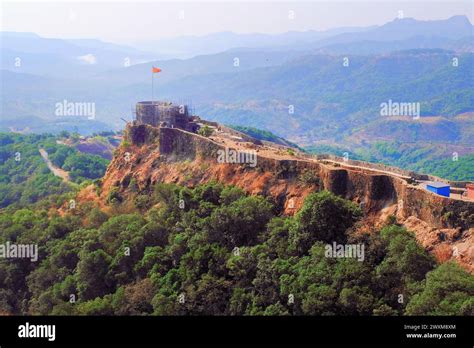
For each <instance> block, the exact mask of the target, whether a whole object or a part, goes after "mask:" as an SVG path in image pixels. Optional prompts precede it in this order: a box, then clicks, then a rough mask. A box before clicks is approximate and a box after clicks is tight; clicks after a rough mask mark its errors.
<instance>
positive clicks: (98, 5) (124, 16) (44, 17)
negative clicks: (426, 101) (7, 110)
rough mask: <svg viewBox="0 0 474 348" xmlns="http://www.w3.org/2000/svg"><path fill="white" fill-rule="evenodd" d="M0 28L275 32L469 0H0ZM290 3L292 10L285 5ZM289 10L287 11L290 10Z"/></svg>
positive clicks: (144, 34)
mask: <svg viewBox="0 0 474 348" xmlns="http://www.w3.org/2000/svg"><path fill="white" fill-rule="evenodd" d="M1 1H2V3H1V6H2V30H3V31H28V32H35V33H37V34H39V35H41V36H45V37H61V38H98V39H102V40H107V41H112V42H138V41H147V40H154V39H160V38H165V37H172V36H179V35H198V36H200V35H205V34H208V33H212V32H219V31H233V32H237V33H249V32H260V33H280V32H286V31H290V30H298V31H301V30H310V29H313V30H325V29H329V28H335V27H341V26H368V25H375V24H384V23H386V22H388V21H391V20H393V19H394V18H395V17H397V16H398V14H399V11H403V16H404V17H414V18H416V19H421V20H429V19H445V18H448V17H450V16H453V15H466V16H467V17H468V18H469V19H470V21H471V22H472V21H473V5H472V4H473V2H472V1H471V0H468V1H456V0H451V1H436V0H425V1H415V2H413V1H408V0H406V1H396V2H394V1H381V0H378V1H371V2H367V1H354V0H353V1H347V0H346V1H334V0H332V1H305V2H301V1H297V2H296V1H295V2H288V1H286V2H283V1H259V2H250V1H239V2H237V1H225V2H216V1H214V2H203V1H186V2H184V1H173V2H171V1H141V2H136V1H133V2H132V1H116V0H114V1H100V2H97V1H82V2H81V3H78V2H70V1H53V2H41V1H19V0H13V1H12V0H1ZM290 11H293V12H290ZM292 15H293V18H290V17H292Z"/></svg>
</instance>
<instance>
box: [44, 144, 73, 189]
mask: <svg viewBox="0 0 474 348" xmlns="http://www.w3.org/2000/svg"><path fill="white" fill-rule="evenodd" d="M39 152H40V154H41V157H43V160H44V161H45V163H46V165H47V166H48V168H49V170H50V171H51V172H52V173H53V174H54V175H55V176H57V177H60V178H61V179H63V180H64V181H65V182H69V173H68V172H67V171H65V170H64V169H61V168H58V167H56V166H55V165H54V164H53V162H51V160H50V159H49V157H48V153H47V152H46V150H45V149H39Z"/></svg>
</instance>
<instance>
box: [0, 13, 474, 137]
mask: <svg viewBox="0 0 474 348" xmlns="http://www.w3.org/2000/svg"><path fill="white" fill-rule="evenodd" d="M472 29H473V26H472V25H471V23H470V22H469V20H468V19H467V18H466V17H464V16H455V17H452V18H449V19H447V20H437V21H418V20H414V19H396V20H394V21H392V22H389V23H387V24H385V25H382V26H377V27H367V28H340V29H334V30H330V31H326V32H316V31H308V32H289V33H285V34H278V35H265V34H234V33H217V34H212V35H208V36H205V37H182V38H176V39H175V40H172V42H171V41H170V42H169V43H168V44H166V42H167V41H163V42H161V44H160V45H158V46H159V47H165V48H166V49H168V50H170V51H172V50H176V51H177V50H178V48H179V47H181V48H184V47H187V50H188V51H187V52H185V54H189V55H192V54H193V53H196V52H200V51H205V52H209V51H217V50H224V51H223V52H219V53H213V54H206V55H198V56H195V57H192V58H189V59H179V58H174V59H166V60H151V61H148V62H146V63H141V64H132V65H131V66H128V67H124V66H123V59H124V57H125V56H126V57H129V58H131V62H132V63H133V62H135V63H136V62H137V61H139V59H144V60H146V57H147V55H148V57H153V56H158V55H159V53H151V54H148V53H144V51H141V50H138V49H136V48H132V47H126V46H121V45H115V44H110V43H105V42H102V41H99V40H61V39H45V38H41V37H39V36H37V35H35V34H28V33H2V34H1V38H2V44H3V45H2V58H3V59H2V69H3V70H2V71H1V78H2V85H3V87H4V88H3V92H2V95H1V97H2V123H1V124H0V126H1V127H2V129H11V128H14V129H17V128H20V129H21V127H22V124H27V123H28V122H25V121H24V120H25V119H26V120H28V119H30V118H32V117H35V118H37V117H39V118H40V119H44V120H45V121H44V123H43V126H42V127H41V129H42V130H44V129H45V128H46V129H47V128H48V127H49V126H51V129H53V130H55V131H56V130H58V124H62V125H63V126H64V125H65V124H68V123H70V122H72V121H70V119H67V118H64V117H63V118H58V116H56V115H55V114H54V108H55V104H56V103H58V102H62V101H64V100H68V101H72V102H93V103H95V106H96V110H97V117H96V118H95V120H88V119H86V118H80V117H79V118H76V119H75V121H74V122H72V123H75V126H74V127H77V124H81V125H83V126H82V127H80V129H81V130H83V131H87V130H90V132H95V131H100V130H103V129H104V128H106V127H107V125H108V126H109V127H111V128H115V129H118V128H121V127H122V126H123V121H122V120H120V118H125V119H130V118H131V110H130V108H131V107H133V105H134V104H135V102H137V101H138V100H146V99H150V98H151V74H150V67H151V65H156V66H159V67H161V68H162V69H163V72H162V73H160V74H158V76H156V78H155V96H156V98H166V99H171V100H175V101H178V102H186V103H190V104H192V105H193V107H194V108H195V110H196V113H198V114H200V115H201V116H202V117H204V118H208V119H215V120H218V121H220V122H223V123H226V124H234V125H241V126H252V127H257V128H260V129H267V130H270V131H273V132H275V133H276V134H278V135H281V136H284V137H287V138H289V139H290V140H292V141H296V142H298V143H299V144H304V145H311V144H313V143H314V142H321V141H329V142H349V143H350V142H352V141H356V140H357V141H362V140H364V137H366V138H365V140H366V141H370V139H371V138H372V137H373V138H378V135H377V134H378V133H380V131H378V130H380V129H384V132H385V133H384V137H386V138H394V137H398V136H399V135H400V133H401V132H402V133H403V135H404V136H405V137H407V136H408V135H407V134H411V133H407V132H406V131H401V129H404V128H403V127H408V128H409V129H411V127H418V126H419V125H417V124H416V123H413V120H408V121H406V122H402V123H397V122H395V123H394V122H393V120H391V119H389V118H388V119H387V118H385V119H384V118H381V117H380V104H381V103H383V102H387V101H388V100H393V101H395V102H397V101H398V102H419V103H420V105H421V108H420V110H421V116H422V117H423V116H439V118H438V119H437V120H441V121H436V122H434V123H433V124H430V129H434V128H436V127H438V128H439V129H443V128H446V127H447V126H448V125H449V127H451V128H450V129H451V131H450V132H447V133H446V134H445V136H444V137H441V138H436V139H435V140H438V141H451V142H460V141H462V142H465V141H469V140H466V139H468V138H469V137H468V136H467V135H466V134H465V132H464V129H466V128H465V127H461V126H460V125H459V123H458V121H457V119H456V118H455V117H454V116H455V115H457V114H461V113H465V112H468V111H472V110H473V108H474V96H473V88H472V87H473V86H474V81H473V80H474V78H473V71H472V66H473V64H474V62H473V53H472V52H474V50H473V46H474V45H473V34H472V33H473V32H472ZM191 42H192V44H191ZM173 45H175V46H173ZM140 48H142V49H146V50H147V51H148V52H149V51H153V50H154V49H153V47H151V46H149V47H148V48H147V47H145V46H141V47H140ZM20 53H21V54H20ZM17 55H19V56H20V57H22V60H21V66H19V67H15V66H14V65H13V63H14V62H15V60H14V57H15V56H17ZM92 56H93V57H94V58H92ZM78 57H82V58H81V59H79V58H78ZM94 59H96V60H95V61H94ZM454 60H456V63H455V62H454ZM346 63H347V64H346ZM345 65H347V66H345ZM454 65H456V66H454ZM290 109H293V110H294V112H290ZM445 120H447V121H445ZM446 122H448V123H446ZM463 122H464V121H463ZM35 124H36V123H35V122H32V123H31V127H30V130H32V131H35V130H37V128H36V127H35V126H34V125H35ZM391 124H395V125H397V126H396V127H395V126H390V127H388V126H389V125H391ZM402 125H403V126H402ZM96 127H97V128H100V129H95V128H96ZM384 127H386V129H385V128H384ZM433 127H434V128H433ZM70 128H71V127H68V129H69V130H71V129H70ZM423 129H427V128H422V130H423ZM59 130H60V129H59ZM408 137H409V136H408ZM417 137H418V138H419V137H420V136H419V135H418V136H417ZM417 137H415V136H414V137H412V138H410V139H412V140H413V141H416V139H418V138H417ZM421 138H423V136H421ZM361 139H362V140H361Z"/></svg>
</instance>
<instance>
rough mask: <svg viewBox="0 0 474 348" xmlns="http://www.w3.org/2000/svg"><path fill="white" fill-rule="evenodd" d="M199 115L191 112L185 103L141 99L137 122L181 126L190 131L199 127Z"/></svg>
mask: <svg viewBox="0 0 474 348" xmlns="http://www.w3.org/2000/svg"><path fill="white" fill-rule="evenodd" d="M197 119H198V118H197V117H195V116H191V115H190V114H189V108H188V106H187V105H184V104H180V105H178V104H173V103H172V102H168V101H141V102H138V103H137V105H136V124H139V125H140V124H148V125H151V126H154V127H169V128H180V129H183V130H186V131H189V132H193V133H194V132H196V131H197V130H198V129H199V125H198V124H197V122H196V121H197Z"/></svg>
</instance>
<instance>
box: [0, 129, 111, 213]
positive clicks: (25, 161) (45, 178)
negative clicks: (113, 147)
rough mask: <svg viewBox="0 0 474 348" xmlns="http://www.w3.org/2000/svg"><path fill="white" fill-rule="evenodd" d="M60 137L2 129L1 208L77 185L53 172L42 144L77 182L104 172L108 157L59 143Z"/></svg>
mask: <svg viewBox="0 0 474 348" xmlns="http://www.w3.org/2000/svg"><path fill="white" fill-rule="evenodd" d="M57 139H58V138H57V137H55V136H53V135H51V134H42V135H35V134H31V135H21V134H13V133H0V208H3V207H6V206H9V205H11V204H13V205H16V206H26V205H28V204H32V203H35V202H37V201H39V200H41V199H42V198H45V197H46V196H49V195H60V194H63V193H66V192H70V191H71V190H75V189H76V188H77V186H75V185H74V184H69V183H66V182H63V180H62V179H61V178H59V177H56V176H54V175H53V174H52V173H51V171H50V170H49V169H48V167H47V165H46V163H45V162H44V160H43V159H42V158H41V155H40V153H39V149H40V148H42V149H45V150H46V151H47V153H48V155H49V159H50V160H51V162H52V163H53V164H54V165H56V166H57V167H60V168H62V169H64V170H66V171H68V172H69V177H70V179H71V180H72V182H73V183H75V184H81V183H85V182H87V181H91V180H94V179H97V178H100V177H102V176H103V175H104V173H105V169H106V168H107V164H108V161H107V160H105V159H103V158H102V157H100V156H96V155H90V154H86V153H80V152H79V151H77V150H76V149H74V148H71V147H68V146H65V145H61V144H57V143H56V140H57Z"/></svg>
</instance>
